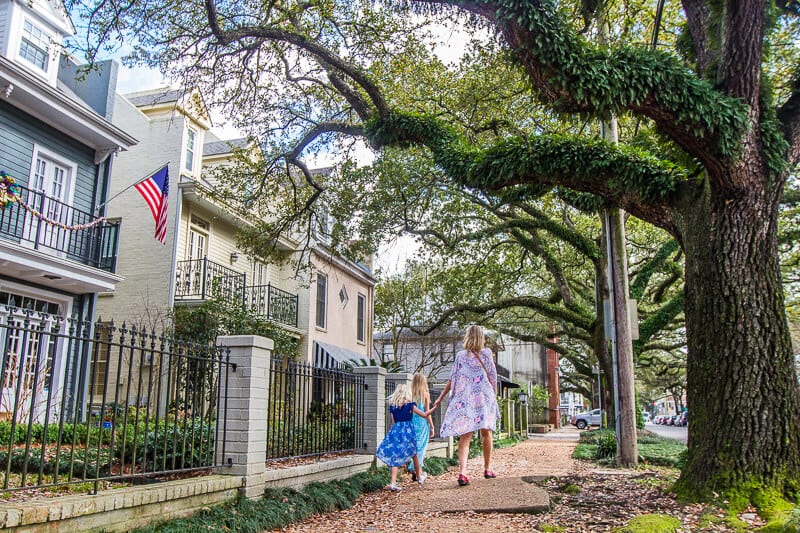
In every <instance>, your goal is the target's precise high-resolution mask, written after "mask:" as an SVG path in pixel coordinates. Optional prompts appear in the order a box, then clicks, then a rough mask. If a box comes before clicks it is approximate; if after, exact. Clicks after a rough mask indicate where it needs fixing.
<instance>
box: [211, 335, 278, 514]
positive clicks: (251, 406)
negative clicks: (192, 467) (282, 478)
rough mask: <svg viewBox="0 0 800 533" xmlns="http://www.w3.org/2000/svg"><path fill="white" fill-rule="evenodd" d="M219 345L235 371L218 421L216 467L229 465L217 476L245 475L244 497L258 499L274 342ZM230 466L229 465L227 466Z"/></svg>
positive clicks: (222, 341)
mask: <svg viewBox="0 0 800 533" xmlns="http://www.w3.org/2000/svg"><path fill="white" fill-rule="evenodd" d="M217 345H218V346H221V347H223V348H228V349H230V362H231V363H232V364H235V365H236V371H233V369H231V370H230V371H229V373H228V380H227V387H225V385H226V384H225V382H224V380H223V383H222V385H221V387H222V402H223V405H222V406H220V407H223V406H224V405H225V404H224V402H225V401H226V396H225V395H226V394H227V410H224V409H221V410H220V414H221V418H222V419H219V420H217V439H218V440H217V442H220V443H221V442H222V439H223V437H224V439H225V456H224V457H223V456H222V446H221V445H219V446H218V449H217V464H220V465H226V466H222V467H220V468H219V469H218V471H217V473H220V474H229V475H233V476H243V477H244V484H243V487H242V495H243V496H245V497H247V498H258V497H261V496H262V495H263V494H264V481H263V477H264V473H265V472H266V461H267V401H268V398H269V362H270V358H271V356H272V347H273V342H272V339H267V338H265V337H260V336H258V335H235V336H228V337H218V338H217ZM227 465H230V466H227Z"/></svg>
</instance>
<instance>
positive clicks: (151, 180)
mask: <svg viewBox="0 0 800 533" xmlns="http://www.w3.org/2000/svg"><path fill="white" fill-rule="evenodd" d="M134 187H135V188H136V190H137V191H139V194H141V195H142V198H144V201H145V202H146V203H147V206H148V207H149V208H150V212H151V213H152V214H153V220H155V222H156V229H155V234H154V237H155V238H156V239H157V240H158V241H159V242H160V243H162V244H166V242H167V208H168V206H169V204H168V202H167V198H168V196H169V169H168V166H167V165H164V167H163V168H161V169H160V170H158V171H156V172H155V173H153V174H152V175H151V176H150V177H148V178H146V179H144V180H142V181H140V182H139V183H137V184H136V185H134Z"/></svg>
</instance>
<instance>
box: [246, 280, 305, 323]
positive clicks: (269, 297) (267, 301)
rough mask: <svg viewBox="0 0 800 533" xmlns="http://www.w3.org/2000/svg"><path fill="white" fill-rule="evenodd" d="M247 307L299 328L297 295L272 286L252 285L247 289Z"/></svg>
mask: <svg viewBox="0 0 800 533" xmlns="http://www.w3.org/2000/svg"><path fill="white" fill-rule="evenodd" d="M244 305H245V307H246V308H247V309H249V310H250V311H252V312H254V313H256V314H259V315H261V316H265V317H267V318H269V319H270V320H274V321H275V322H280V323H281V324H289V325H291V326H295V327H297V295H296V294H291V293H289V292H286V291H283V290H281V289H279V288H277V287H273V286H272V284H269V283H268V284H266V285H251V286H249V287H246V289H245V303H244Z"/></svg>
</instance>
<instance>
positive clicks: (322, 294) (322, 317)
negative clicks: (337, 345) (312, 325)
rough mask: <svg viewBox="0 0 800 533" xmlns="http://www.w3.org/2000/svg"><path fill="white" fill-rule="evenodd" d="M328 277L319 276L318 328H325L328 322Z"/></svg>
mask: <svg viewBox="0 0 800 533" xmlns="http://www.w3.org/2000/svg"><path fill="white" fill-rule="evenodd" d="M327 311H328V276H326V275H325V274H317V327H320V328H324V327H325V326H326V324H327V322H328V320H327V319H328V317H327Z"/></svg>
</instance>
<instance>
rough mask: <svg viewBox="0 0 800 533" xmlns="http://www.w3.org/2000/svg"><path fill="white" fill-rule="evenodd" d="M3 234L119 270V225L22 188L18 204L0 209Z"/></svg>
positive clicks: (1, 233) (102, 266) (67, 255)
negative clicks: (117, 267)
mask: <svg viewBox="0 0 800 533" xmlns="http://www.w3.org/2000/svg"><path fill="white" fill-rule="evenodd" d="M24 206H27V207H28V208H27V209H26V208H25V207H24ZM0 235H2V236H3V238H6V239H9V240H12V241H14V242H18V243H24V244H26V245H28V246H30V247H32V248H33V249H34V250H43V251H46V252H47V253H49V254H56V255H60V256H63V257H65V258H67V259H70V260H72V261H77V262H79V263H82V264H85V265H89V266H93V267H96V268H100V269H103V270H107V271H109V272H114V271H115V270H116V266H117V265H116V263H117V244H118V240H119V222H111V221H108V220H105V219H103V218H100V217H97V216H95V215H93V214H92V213H88V212H86V211H81V210H80V209H75V208H74V207H73V206H71V205H69V204H65V203H64V202H62V201H60V200H58V199H56V198H51V197H50V196H47V195H46V194H44V193H43V192H38V191H33V190H31V189H28V188H26V187H22V186H20V187H19V201H16V202H12V203H10V204H9V205H7V206H6V208H5V209H0Z"/></svg>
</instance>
